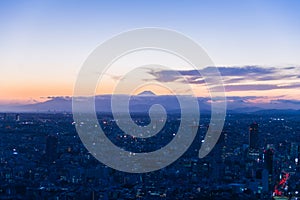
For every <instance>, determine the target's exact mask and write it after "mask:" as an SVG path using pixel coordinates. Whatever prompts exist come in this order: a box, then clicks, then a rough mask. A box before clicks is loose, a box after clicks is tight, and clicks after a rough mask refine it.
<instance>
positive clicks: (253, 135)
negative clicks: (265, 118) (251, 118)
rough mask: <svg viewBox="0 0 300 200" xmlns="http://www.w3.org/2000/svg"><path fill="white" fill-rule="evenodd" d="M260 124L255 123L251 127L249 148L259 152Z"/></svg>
mask: <svg viewBox="0 0 300 200" xmlns="http://www.w3.org/2000/svg"><path fill="white" fill-rule="evenodd" d="M258 136H259V135H258V124H257V123H256V122H254V123H253V124H251V125H250V127H249V148H250V149H252V150H259V137H258Z"/></svg>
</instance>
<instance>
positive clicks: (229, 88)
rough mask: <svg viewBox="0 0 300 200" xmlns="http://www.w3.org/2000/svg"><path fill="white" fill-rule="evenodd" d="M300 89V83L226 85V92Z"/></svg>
mask: <svg viewBox="0 0 300 200" xmlns="http://www.w3.org/2000/svg"><path fill="white" fill-rule="evenodd" d="M292 88H300V83H297V84H290V85H283V86H279V85H275V84H274V85H272V84H249V85H247V84H245V85H226V86H225V90H226V91H227V92H232V91H249V90H274V89H292Z"/></svg>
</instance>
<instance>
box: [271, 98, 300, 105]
mask: <svg viewBox="0 0 300 200" xmlns="http://www.w3.org/2000/svg"><path fill="white" fill-rule="evenodd" d="M271 103H275V104H277V103H284V104H287V103H288V104H295V105H300V101H299V100H291V99H276V100H272V101H271Z"/></svg>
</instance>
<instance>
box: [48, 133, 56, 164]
mask: <svg viewBox="0 0 300 200" xmlns="http://www.w3.org/2000/svg"><path fill="white" fill-rule="evenodd" d="M57 143H58V139H57V136H56V135H48V136H47V138H46V159H47V161H49V162H53V161H55V160H56V159H57Z"/></svg>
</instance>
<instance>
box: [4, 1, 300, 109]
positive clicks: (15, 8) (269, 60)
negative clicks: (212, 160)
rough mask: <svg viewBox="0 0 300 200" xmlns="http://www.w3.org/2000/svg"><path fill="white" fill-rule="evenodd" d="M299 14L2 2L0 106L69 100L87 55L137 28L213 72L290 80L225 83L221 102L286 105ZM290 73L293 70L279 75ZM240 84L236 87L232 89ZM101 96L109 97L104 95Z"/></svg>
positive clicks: (201, 5) (279, 6) (213, 5)
mask: <svg viewBox="0 0 300 200" xmlns="http://www.w3.org/2000/svg"><path fill="white" fill-rule="evenodd" d="M299 10H300V1H286V0H280V1H279V0H249V1H247V0H246V1H238V0H236V1H221V0H220V1H214V0H212V1H208V0H206V1H181V2H175V1H171V0H170V1H145V0H144V1H141V0H139V1H121V0H120V1H105V2H104V1H74V0H72V1H71V0H62V1H61V0H60V1H59V0H57V1H55V0H51V1H50V0H49V1H21V0H20V1H19V0H12V1H9V0H3V1H0V30H1V35H0V66H1V67H0V103H2V104H3V103H17V102H35V101H41V100H42V98H40V97H47V96H71V95H72V92H73V86H74V82H75V80H76V75H77V73H78V71H79V69H80V67H81V65H82V63H83V62H84V60H85V59H86V58H87V57H88V55H89V54H90V53H91V52H92V51H93V49H95V48H96V47H97V46H98V45H99V44H101V43H102V42H104V41H105V40H107V39H109V38H111V37H112V36H114V35H116V34H118V33H120V32H123V31H126V30H130V29H134V28H142V27H161V28H169V29H173V30H176V31H179V32H181V33H183V34H185V35H187V36H189V37H191V38H193V39H194V40H195V41H196V42H198V43H199V44H200V45H201V46H202V47H203V48H204V49H205V50H206V51H207V53H208V54H209V56H210V57H211V58H212V60H213V61H214V63H215V64H216V65H217V66H229V67H235V68H236V67H242V66H249V65H252V66H257V67H258V68H266V69H269V68H272V67H275V68H276V69H282V70H283V72H284V73H294V75H295V76H293V77H283V78H282V79H281V78H280V77H278V76H280V74H281V71H280V70H277V71H276V73H275V72H274V71H273V74H272V75H273V77H274V75H275V74H276V75H277V77H276V78H275V77H274V80H273V79H270V80H264V81H268V82H267V83H265V82H263V83H262V82H260V83H258V84H260V85H264V88H265V90H260V89H258V90H257V89H255V88H251V87H245V86H243V87H240V88H241V89H240V90H238V89H237V87H238V86H236V87H235V89H233V87H232V84H231V85H230V87H228V88H229V89H228V92H229V93H228V95H235V96H245V95H247V94H249V93H251V95H257V96H262V95H264V96H270V97H274V98H277V96H279V95H283V94H285V93H283V91H286V96H285V98H291V99H299V98H300V94H299V92H298V91H299V87H289V88H287V87H281V86H282V85H284V84H290V85H291V84H298V79H299V73H298V72H299V66H300V48H299V47H300V38H299V36H300V20H299V19H300V13H299ZM290 66H293V67H296V68H293V69H286V67H290ZM288 70H290V71H288ZM297 73H298V74H297ZM112 75H114V74H112ZM262 75H264V74H262ZM234 77H235V78H240V79H242V78H244V79H245V80H247V77H248V76H244V77H241V76H239V77H236V75H233V76H231V77H226V78H227V79H230V80H233V78H234ZM251 81H252V83H253V81H258V80H253V79H251ZM260 81H262V80H260ZM286 81H289V82H288V83H286ZM291 81H292V82H291ZM108 83H109V81H108V82H107V84H108ZM240 84H241V81H237V82H236V83H235V85H240ZM243 84H245V83H243ZM248 85H249V84H248ZM266 85H273V86H274V85H276V86H278V85H279V86H280V87H279V88H272V87H271V86H266ZM266 91H268V93H266ZM100 92H101V91H100ZM102 92H103V93H109V89H106V90H105V89H103V91H102ZM291 94H293V95H291Z"/></svg>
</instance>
